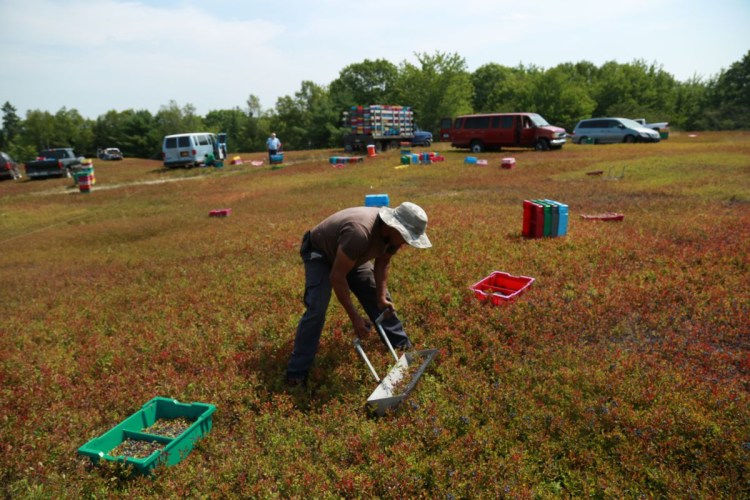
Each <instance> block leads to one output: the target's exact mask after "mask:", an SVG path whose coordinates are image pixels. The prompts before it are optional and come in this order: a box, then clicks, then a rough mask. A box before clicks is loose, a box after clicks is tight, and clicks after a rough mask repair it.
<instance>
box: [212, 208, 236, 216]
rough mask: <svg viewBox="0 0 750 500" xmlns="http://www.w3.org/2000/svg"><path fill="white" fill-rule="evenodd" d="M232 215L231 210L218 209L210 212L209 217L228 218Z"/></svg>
mask: <svg viewBox="0 0 750 500" xmlns="http://www.w3.org/2000/svg"><path fill="white" fill-rule="evenodd" d="M231 213H232V209H231V208H217V209H216V210H211V211H210V212H208V216H209V217H226V216H228V215H229V214H231Z"/></svg>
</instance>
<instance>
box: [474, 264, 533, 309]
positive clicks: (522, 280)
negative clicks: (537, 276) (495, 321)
mask: <svg viewBox="0 0 750 500" xmlns="http://www.w3.org/2000/svg"><path fill="white" fill-rule="evenodd" d="M533 282H534V278H529V277H528V276H512V275H510V274H508V273H504V272H502V271H495V272H493V273H492V274H490V275H489V276H487V277H486V278H483V279H482V280H480V281H478V282H477V283H474V284H473V285H472V286H471V290H472V291H473V292H474V296H475V297H476V298H478V299H479V300H481V301H485V300H489V301H490V302H491V303H492V304H494V305H499V304H500V303H502V302H508V301H511V300H513V299H515V298H516V297H518V296H519V295H521V294H522V293H523V292H525V291H526V290H527V289H528V288H529V287H530V286H531V284H532V283H533Z"/></svg>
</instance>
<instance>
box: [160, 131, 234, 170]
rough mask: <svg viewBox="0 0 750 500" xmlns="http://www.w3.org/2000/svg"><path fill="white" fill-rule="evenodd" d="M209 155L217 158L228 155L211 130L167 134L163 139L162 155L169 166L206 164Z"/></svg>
mask: <svg viewBox="0 0 750 500" xmlns="http://www.w3.org/2000/svg"><path fill="white" fill-rule="evenodd" d="M209 155H212V156H213V158H214V159H215V160H223V159H225V157H226V154H225V151H224V150H223V149H222V148H220V147H219V140H218V138H217V137H216V135H215V134H212V133H210V132H190V133H187V134H173V135H167V136H165V137H164V140H163V141H162V154H161V156H162V160H163V161H164V166H165V167H167V168H173V167H197V166H200V165H205V161H206V158H210V156H209Z"/></svg>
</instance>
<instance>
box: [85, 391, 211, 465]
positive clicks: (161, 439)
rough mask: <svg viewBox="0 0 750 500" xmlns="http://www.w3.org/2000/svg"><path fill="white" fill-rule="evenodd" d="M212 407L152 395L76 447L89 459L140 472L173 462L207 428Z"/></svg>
mask: <svg viewBox="0 0 750 500" xmlns="http://www.w3.org/2000/svg"><path fill="white" fill-rule="evenodd" d="M215 411H216V407H215V406H214V405H211V404H206V403H180V402H179V401H177V400H176V399H170V398H163V397H156V398H154V399H152V400H151V401H149V402H148V403H146V404H144V405H143V406H142V407H141V409H140V410H138V411H137V412H135V413H133V414H132V415H130V416H129V417H128V418H126V419H125V420H123V421H122V422H120V423H119V424H117V425H116V426H115V427H113V428H112V429H110V430H108V431H107V432H105V433H104V434H102V435H101V436H99V437H96V438H94V439H92V440H91V441H89V442H88V443H86V444H84V445H83V446H81V447H80V448H78V453H79V454H81V455H83V456H87V457H89V458H90V459H91V461H92V462H94V463H98V462H99V460H106V461H110V462H121V463H125V464H129V465H132V466H133V467H134V469H135V470H136V471H138V472H140V473H142V474H148V473H150V472H151V471H152V470H153V469H154V468H156V467H158V466H159V465H175V464H177V463H179V462H180V461H182V460H183V459H184V458H185V457H187V456H188V454H189V453H190V452H191V451H192V449H193V445H194V444H195V442H196V441H197V440H199V439H201V438H202V437H203V436H204V435H205V434H206V433H208V432H209V431H210V430H211V425H212V421H211V415H212V414H213V413H214V412H215Z"/></svg>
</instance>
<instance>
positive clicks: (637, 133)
mask: <svg viewBox="0 0 750 500" xmlns="http://www.w3.org/2000/svg"><path fill="white" fill-rule="evenodd" d="M660 139H661V137H660V136H659V132H657V131H656V130H652V129H650V128H647V127H644V126H643V125H641V124H640V123H638V122H636V121H635V120H631V119H629V118H590V119H587V120H581V121H580V122H578V125H576V128H575V129H573V142H574V143H576V144H590V143H593V144H606V143H615V142H629V143H632V142H659V140H660Z"/></svg>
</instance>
